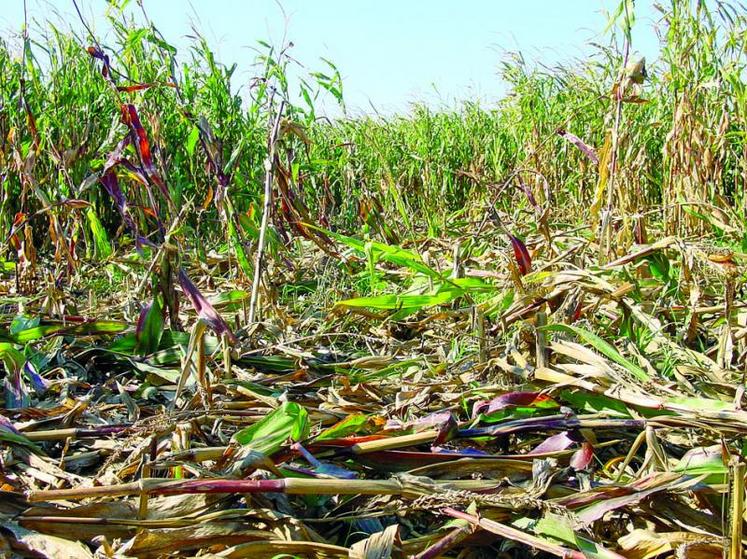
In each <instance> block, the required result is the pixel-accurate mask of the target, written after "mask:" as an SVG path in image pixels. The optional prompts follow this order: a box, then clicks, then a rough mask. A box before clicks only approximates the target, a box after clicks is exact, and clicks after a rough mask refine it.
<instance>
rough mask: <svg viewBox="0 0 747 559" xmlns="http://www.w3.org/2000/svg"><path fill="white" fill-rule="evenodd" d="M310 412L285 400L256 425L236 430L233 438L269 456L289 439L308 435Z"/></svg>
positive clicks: (295, 439)
mask: <svg viewBox="0 0 747 559" xmlns="http://www.w3.org/2000/svg"><path fill="white" fill-rule="evenodd" d="M307 429H308V413H307V412H306V410H305V409H304V408H303V407H302V406H300V405H298V404H296V403H295V402H285V403H283V405H282V406H280V407H279V408H278V409H276V410H275V411H273V412H272V413H270V414H269V415H267V416H265V418H264V419H262V420H260V421H258V422H257V423H255V424H254V425H250V426H249V427H247V428H245V429H241V430H240V431H238V432H236V433H235V434H234V435H233V437H232V440H233V441H235V442H236V443H238V444H240V445H242V446H249V447H250V448H251V449H252V450H256V451H257V452H261V453H262V454H265V455H267V456H269V455H271V454H273V453H275V452H277V451H278V450H279V449H280V447H282V446H283V444H284V443H285V442H286V441H287V440H288V439H290V440H293V441H298V440H301V439H302V438H303V437H305V436H306V433H307Z"/></svg>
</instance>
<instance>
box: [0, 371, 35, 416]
mask: <svg viewBox="0 0 747 559" xmlns="http://www.w3.org/2000/svg"><path fill="white" fill-rule="evenodd" d="M4 384H5V407H6V408H7V409H9V410H12V409H18V408H25V407H28V405H29V403H30V400H29V397H28V394H27V392H26V387H25V385H24V382H23V379H22V378H21V371H20V370H16V371H13V372H12V373H10V374H8V376H7V377H5V381H4Z"/></svg>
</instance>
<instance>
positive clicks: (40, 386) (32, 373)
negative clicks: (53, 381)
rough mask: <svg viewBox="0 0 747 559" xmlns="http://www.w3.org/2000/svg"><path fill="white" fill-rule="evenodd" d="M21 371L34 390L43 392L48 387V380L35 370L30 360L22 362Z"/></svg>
mask: <svg viewBox="0 0 747 559" xmlns="http://www.w3.org/2000/svg"><path fill="white" fill-rule="evenodd" d="M23 372H24V373H25V374H26V378H28V379H29V380H30V381H31V384H32V385H33V387H34V390H35V391H36V392H45V391H46V390H47V388H49V385H50V382H49V381H48V380H47V379H45V378H44V377H42V376H41V375H40V374H39V373H38V372H37V371H36V367H34V365H33V363H31V361H26V363H24V364H23Z"/></svg>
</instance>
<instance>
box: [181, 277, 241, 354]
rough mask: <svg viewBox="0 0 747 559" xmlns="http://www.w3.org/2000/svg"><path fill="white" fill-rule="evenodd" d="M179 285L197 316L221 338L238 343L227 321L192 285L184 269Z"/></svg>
mask: <svg viewBox="0 0 747 559" xmlns="http://www.w3.org/2000/svg"><path fill="white" fill-rule="evenodd" d="M179 284H180V285H181V286H182V289H183V290H184V293H185V294H186V295H187V297H188V298H189V300H190V302H191V303H192V306H193V307H194V309H195V311H197V316H199V317H200V319H202V320H204V321H205V322H206V323H207V324H208V326H210V328H212V329H213V331H214V332H215V333H216V334H218V335H219V336H220V335H222V334H226V335H227V336H228V338H229V339H230V340H231V341H232V342H234V343H235V342H236V341H237V340H236V336H235V335H234V334H233V332H232V331H231V328H229V326H228V324H226V321H225V320H223V319H222V318H221V316H220V315H219V314H218V312H217V311H216V310H215V309H214V308H213V306H212V305H211V304H210V303H209V302H208V300H207V299H205V297H203V295H202V293H200V290H199V289H197V287H196V286H195V284H194V283H192V280H190V279H189V277H188V276H187V274H186V272H185V271H184V270H183V269H180V270H179Z"/></svg>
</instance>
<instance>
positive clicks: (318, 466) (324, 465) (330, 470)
mask: <svg viewBox="0 0 747 559" xmlns="http://www.w3.org/2000/svg"><path fill="white" fill-rule="evenodd" d="M291 450H295V451H296V452H298V453H300V454H301V456H303V457H304V459H305V460H306V461H307V462H308V463H309V464H311V466H312V469H313V471H312V475H313V474H316V475H324V476H331V477H336V478H340V479H355V478H356V477H357V476H356V474H355V472H351V471H350V470H348V469H346V468H342V467H340V466H336V465H334V464H330V463H329V462H320V461H319V460H317V459H316V457H315V456H314V455H313V454H311V453H310V452H309V451H308V450H306V449H305V448H304V447H303V445H302V444H301V443H294V444H293V445H291Z"/></svg>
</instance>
